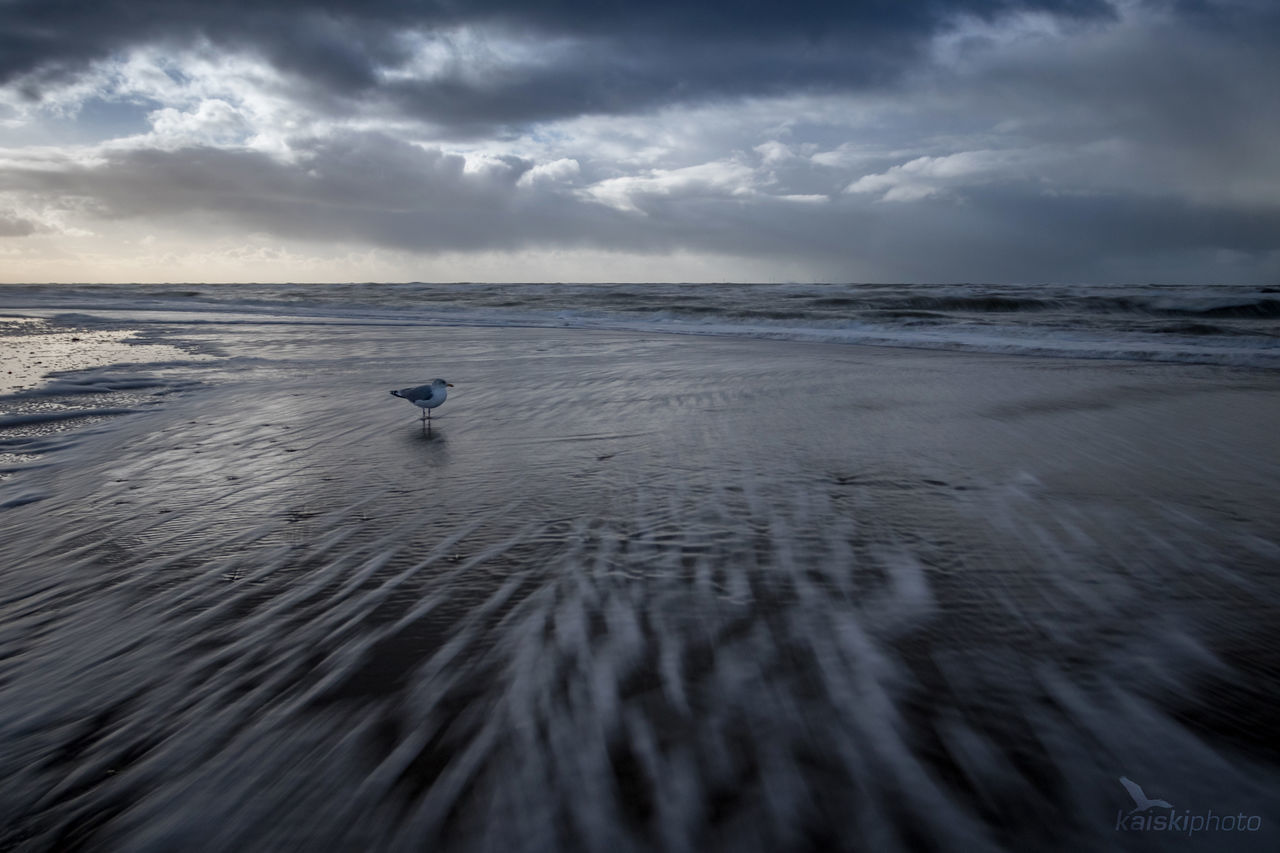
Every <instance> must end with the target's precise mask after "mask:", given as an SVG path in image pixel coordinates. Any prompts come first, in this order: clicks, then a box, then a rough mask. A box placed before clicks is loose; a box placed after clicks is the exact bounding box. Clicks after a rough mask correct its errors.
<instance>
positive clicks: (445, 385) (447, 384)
mask: <svg viewBox="0 0 1280 853" xmlns="http://www.w3.org/2000/svg"><path fill="white" fill-rule="evenodd" d="M444 387H446V388H452V387H453V383H452V382H446V383H444Z"/></svg>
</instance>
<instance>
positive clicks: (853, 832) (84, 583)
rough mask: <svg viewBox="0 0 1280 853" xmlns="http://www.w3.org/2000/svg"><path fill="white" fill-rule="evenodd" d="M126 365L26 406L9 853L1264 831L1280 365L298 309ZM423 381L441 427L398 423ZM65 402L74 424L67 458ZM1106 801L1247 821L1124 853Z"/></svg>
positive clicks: (1071, 839) (5, 486)
mask: <svg viewBox="0 0 1280 853" xmlns="http://www.w3.org/2000/svg"><path fill="white" fill-rule="evenodd" d="M112 322H113V323H115V324H116V327H118V328H121V329H124V328H126V327H127V324H126V323H124V321H123V320H122V319H121V318H119V317H116V318H114V319H113V320H112ZM77 336H79V335H77ZM113 340H115V339H113ZM138 342H143V343H146V344H148V345H161V344H164V345H165V346H171V347H173V348H174V349H175V350H180V351H181V352H180V353H179V354H178V355H179V356H181V357H178V356H176V355H174V353H172V352H166V353H165V354H164V356H163V358H161V357H160V356H158V355H157V354H156V353H152V354H150V355H148V357H147V358H140V359H139V360H138V363H136V364H132V365H121V364H120V363H118V362H115V361H113V363H111V364H99V365H96V366H92V367H86V368H84V369H83V370H79V371H75V372H73V373H70V374H63V375H61V376H59V377H55V379H54V382H53V385H54V387H53V390H52V391H49V392H48V393H47V394H44V395H43V396H41V395H35V396H31V395H29V396H26V397H21V396H19V397H9V398H6V402H5V406H6V408H5V413H4V414H3V415H0V430H2V431H3V433H2V434H0V439H3V440H4V444H3V446H0V451H4V452H10V453H14V454H18V455H19V456H20V457H21V458H20V459H19V462H18V464H14V465H13V466H11V470H10V473H9V476H8V477H7V478H6V479H5V480H3V481H0V505H4V506H5V507H6V508H5V509H3V510H2V511H0V573H2V574H0V583H2V587H0V588H2V590H3V592H2V593H0V613H2V614H3V618H2V620H0V632H2V633H0V738H2V739H3V740H2V743H0V747H2V748H0V771H2V772H0V826H3V829H2V830H0V849H21V850H69V849H92V850H97V849H108V850H173V849H190V850H228V851H230V850H285V849H344V850H420V849H435V850H477V849H503V850H529V851H539V850H552V849H561V850H575V849H581V850H601V849H611V850H614V851H628V850H637V851H638V850H658V849H661V850H689V851H694V850H712V849H717V850H718V849H723V850H730V849H732V850H747V851H750V850H762V851H764V850H801V849H847V850H883V851H891V850H915V849H939V850H993V851H995V850H1027V849H1044V850H1064V851H1066V850H1084V849H1093V850H1104V849H1117V850H1148V849H1149V850H1165V849H1171V848H1173V847H1175V846H1176V847H1177V848H1179V849H1203V850H1211V849H1213V850H1216V849H1236V850H1271V849H1275V847H1276V845H1277V842H1278V840H1280V836H1278V835H1277V832H1278V831H1280V830H1278V829H1277V826H1276V822H1277V820H1278V819H1280V810H1278V809H1277V806H1276V804H1277V803H1278V802H1280V772H1277V768H1278V766H1280V752H1277V751H1276V749H1275V747H1274V745H1273V744H1272V737H1271V732H1273V731H1274V730H1275V728H1276V726H1277V724H1278V723H1280V719H1278V718H1277V712H1276V710H1275V709H1276V707H1277V705H1276V702H1277V699H1280V678H1278V672H1280V670H1278V668H1277V664H1278V662H1280V655H1278V650H1280V627H1278V626H1280V589H1278V588H1277V584H1278V581H1277V577H1276V573H1275V569H1276V566H1277V565H1278V564H1280V512H1277V510H1278V509H1280V476H1277V475H1278V474H1280V470H1278V469H1280V438H1278V437H1277V434H1276V431H1275V424H1276V423H1280V394H1277V392H1278V391H1280V374H1278V373H1277V372H1276V371H1274V370H1267V369H1251V368H1247V367H1236V366H1231V365H1221V364H1195V363H1144V362H1138V361H1132V360H1129V361H1118V360H1108V359H1097V358H1095V359H1090V360H1081V359H1073V358H1040V357H1032V356H1011V355H999V354H989V353H976V352H937V351H928V350H923V349H910V348H884V347H874V346H854V345H848V344H836V343H815V342H804V341H795V340H763V339H753V338H729V337H711V336H697V335H673V334H662V333H658V332H644V331H627V330H591V329H557V328H518V327H513V326H501V327H499V326H465V327H464V326H444V325H441V326H430V327H425V326H419V325H412V324H406V325H391V324H386V323H381V324H380V323H377V322H356V321H351V322H341V321H329V322H326V323H324V324H316V323H314V322H310V321H306V320H299V321H296V322H295V321H289V320H287V319H280V318H276V319H274V320H272V322H257V321H255V320H254V319H253V318H247V319H246V318H241V319H239V320H237V321H236V322H235V323H219V322H214V321H211V322H204V323H201V324H187V323H182V322H179V321H178V320H164V321H157V323H156V324H155V325H151V326H148V327H147V329H146V334H145V335H144V336H143V338H139V339H137V340H135V343H138ZM125 345H127V344H125ZM436 376H439V377H443V378H445V379H447V380H448V381H449V382H452V383H454V386H455V387H454V388H453V389H451V390H450V393H449V399H448V401H447V403H446V404H445V405H444V406H442V407H440V408H439V409H437V410H435V411H434V412H433V419H432V423H431V426H430V430H429V431H428V430H427V429H425V428H424V427H423V426H422V424H421V423H420V421H419V419H418V418H419V411H418V410H417V409H416V408H415V407H413V406H410V405H409V404H407V403H406V402H404V401H402V400H398V399H396V398H394V397H391V396H390V395H389V394H388V391H389V390H390V389H393V388H401V387H405V386H408V385H414V384H420V383H423V382H428V381H430V380H431V379H432V378H434V377H436ZM58 382H62V383H64V384H63V385H62V386H58V385H57V383H58ZM68 382H71V383H73V384H74V382H80V383H81V385H82V388H89V389H90V390H91V391H92V393H93V394H95V395H99V396H94V397H92V399H91V401H90V402H86V400H90V398H89V397H83V396H79V395H76V394H72V393H70V392H71V390H73V389H70V388H69V387H68V386H67V384H66V383H68ZM59 394H62V395H64V396H62V397H59ZM122 395H124V396H122ZM128 395H132V396H128ZM51 401H52V402H51ZM61 401H65V405H66V406H69V407H71V410H75V406H80V407H81V409H82V410H83V411H85V412H90V415H88V416H86V418H87V420H85V422H84V423H79V422H77V423H75V424H67V425H68V426H72V425H74V426H75V427H76V428H74V429H66V430H60V431H59V432H58V433H57V434H56V435H52V434H50V435H46V434H44V433H41V432H40V430H39V429H37V427H39V426H40V425H41V424H48V423H52V421H47V422H46V421H42V420H40V418H38V417H32V414H33V413H35V414H38V413H39V412H41V411H47V410H48V407H49V406H50V405H55V404H56V405H63V402H61ZM23 418H26V420H23ZM71 420H75V419H71ZM41 428H43V427H41ZM1120 777H1125V778H1127V779H1131V780H1134V781H1135V782H1137V783H1139V784H1140V785H1141V786H1142V787H1143V789H1144V790H1145V791H1146V794H1147V795H1148V796H1150V797H1152V798H1161V797H1162V798H1164V799H1166V800H1168V801H1170V802H1171V803H1172V804H1173V809H1172V814H1174V816H1175V817H1176V816H1177V815H1182V816H1183V817H1185V818H1186V820H1187V823H1188V826H1189V825H1190V821H1191V818H1193V817H1196V816H1205V815H1207V813H1209V812H1212V814H1213V815H1217V816H1221V815H1225V814H1228V813H1229V814H1230V815H1232V816H1233V818H1234V816H1236V815H1240V816H1242V817H1243V818H1244V819H1243V820H1241V821H1239V822H1240V823H1241V824H1243V825H1244V828H1243V829H1240V830H1236V829H1234V828H1233V829H1232V830H1223V829H1222V823H1221V821H1219V823H1218V824H1217V828H1216V829H1208V828H1206V827H1207V826H1208V824H1205V825H1203V826H1202V827H1201V829H1200V830H1196V831H1188V828H1187V827H1184V828H1182V829H1180V830H1179V832H1178V833H1177V834H1178V838H1177V839H1176V843H1175V842H1174V841H1170V840H1168V837H1169V836H1170V835H1171V834H1172V831H1158V830H1156V829H1154V828H1150V827H1144V826H1142V825H1139V826H1137V827H1136V828H1135V825H1134V824H1133V821H1132V816H1131V814H1130V812H1131V810H1133V809H1134V807H1135V802H1134V800H1132V799H1131V798H1130V795H1129V794H1128V793H1126V789H1125V787H1123V786H1122V784H1121V783H1120V781H1119V779H1120ZM1184 813H1185V814H1184ZM1161 814H1163V811H1162V812H1161ZM1140 817H1141V815H1140ZM1252 817H1257V818H1258V819H1259V820H1258V822H1257V826H1258V828H1257V829H1254V828H1253V827H1252V826H1251V825H1249V819H1250V818H1252ZM1236 823H1237V821H1236V820H1234V819H1233V821H1232V825H1233V827H1234V826H1235V824H1236Z"/></svg>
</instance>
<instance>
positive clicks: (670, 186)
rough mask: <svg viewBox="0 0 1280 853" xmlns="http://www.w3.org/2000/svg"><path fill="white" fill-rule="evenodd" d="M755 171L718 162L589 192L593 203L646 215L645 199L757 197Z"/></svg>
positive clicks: (654, 172)
mask: <svg viewBox="0 0 1280 853" xmlns="http://www.w3.org/2000/svg"><path fill="white" fill-rule="evenodd" d="M756 183H757V177H756V173H755V170H753V169H752V168H750V167H749V166H746V165H745V164H743V163H740V162H737V161H735V160H716V161H712V162H710V163H700V164H698V165H696V166H686V167H684V168H682V169H650V170H647V171H645V172H644V173H641V174H636V175H628V176H625V177H619V178H609V179H607V180H604V181H600V182H598V183H596V184H593V185H592V186H590V187H587V189H586V195H587V197H588V198H590V199H592V200H593V201H597V202H599V203H601V204H604V205H608V206H609V207H612V208H615V209H617V210H625V211H630V212H635V213H643V212H644V210H643V207H642V204H643V202H644V199H645V198H652V197H662V196H668V197H669V196H677V195H678V196H683V197H688V196H717V197H721V198H723V197H726V196H734V197H742V196H747V195H751V194H753V193H755V191H756V187H755V185H756Z"/></svg>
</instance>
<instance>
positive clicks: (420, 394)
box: [391, 379, 453, 423]
mask: <svg viewBox="0 0 1280 853" xmlns="http://www.w3.org/2000/svg"><path fill="white" fill-rule="evenodd" d="M452 387H453V385H452V383H449V382H445V381H444V380H443V379H432V380H431V384H430V385H419V386H418V387H417V388H401V389H400V390H399V391H392V392H391V396H392V397H399V398H400V399H402V400H408V401H409V402H410V403H413V404H414V405H415V406H417V407H419V408H420V409H422V421H423V423H426V422H427V421H429V420H431V410H432V409H434V408H435V407H436V406H438V405H440V404H441V403H443V402H444V398H445V397H448V396H449V389H450V388H452Z"/></svg>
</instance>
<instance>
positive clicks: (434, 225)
mask: <svg viewBox="0 0 1280 853" xmlns="http://www.w3.org/2000/svg"><path fill="white" fill-rule="evenodd" d="M298 153H299V160H298V161H297V162H296V163H294V164H288V163H281V162H279V161H278V160H275V159H273V158H271V157H270V156H267V155H265V154H261V153H257V152H250V151H243V150H238V151H227V150H219V149H213V148H186V149H182V150H178V151H156V150H137V151H131V152H120V153H117V154H114V155H112V157H111V158H110V160H109V161H108V162H105V163H101V164H98V165H93V166H81V167H76V168H71V169H66V170H62V171H51V170H32V171H27V172H9V173H8V175H7V176H6V180H5V184H6V186H4V187H2V188H3V189H9V190H18V191H27V192H39V193H52V194H56V195H57V196H59V197H61V198H64V199H81V200H83V203H84V204H86V205H92V206H93V207H94V208H95V209H96V213H97V215H98V216H100V217H102V218H105V219H115V220H126V219H138V220H140V221H156V220H163V221H166V222H169V223H171V224H177V223H183V222H185V223H187V224H188V225H190V226H194V225H196V224H199V225H200V226H201V227H202V228H206V229H208V230H210V231H211V232H213V233H216V232H217V231H218V229H220V228H225V229H226V230H227V232H228V233H243V232H244V231H258V232H264V233H269V234H273V235H275V236H277V237H281V238H292V239H304V240H310V241H329V242H337V243H341V244H344V245H359V244H365V245H374V246H380V247H384V248H391V249H398V250H407V251H412V252H428V253H429V252H437V251H509V250H520V249H527V248H539V249H545V248H554V249H607V250H613V251H635V252H648V253H654V252H657V253H661V252H667V251H674V250H681V251H695V252H711V253H724V254H731V255H736V256H738V257H747V258H751V257H754V258H760V259H762V260H776V259H778V258H803V259H805V260H806V261H808V262H810V263H811V264H812V265H813V268H814V269H827V270H832V271H838V270H841V269H847V268H849V264H850V262H856V263H857V264H858V265H860V266H861V267H862V268H869V269H873V270H879V271H882V272H881V276H882V277H891V278H896V279H899V280H917V281H940V280H953V279H954V278H955V276H956V271H957V270H963V271H964V275H966V276H967V277H971V278H974V279H978V280H990V281H1018V280H1021V281H1040V280H1057V281H1062V280H1097V279H1099V278H1105V277H1108V276H1109V275H1111V274H1112V273H1111V270H1113V269H1115V268H1117V264H1119V263H1121V262H1123V261H1124V260H1125V259H1129V258H1135V259H1141V258H1146V259H1152V258H1157V259H1158V258H1166V257H1167V258H1171V259H1182V260H1183V261H1184V262H1185V259H1186V258H1187V257H1192V256H1193V257H1196V258H1199V259H1200V260H1201V261H1203V262H1204V263H1203V264H1202V266H1200V267H1195V268H1193V267H1187V266H1185V263H1184V266H1182V267H1179V266H1178V265H1176V264H1175V263H1174V261H1172V260H1171V261H1170V262H1169V272H1167V273H1165V274H1164V275H1163V278H1165V280H1171V281H1176V280H1179V279H1178V275H1179V274H1183V273H1185V275H1186V276H1187V277H1188V278H1189V279H1194V278H1196V277H1200V278H1203V276H1204V275H1205V273H1204V269H1205V268H1206V267H1208V266H1212V264H1213V257H1214V255H1215V253H1220V252H1222V251H1224V250H1225V251H1229V252H1234V253H1238V254H1239V255H1240V256H1241V257H1242V258H1254V259H1255V260H1254V261H1253V262H1251V263H1252V264H1253V266H1252V267H1249V269H1252V270H1253V271H1254V273H1253V274H1257V272H1256V271H1257V270H1258V269H1259V268H1260V267H1259V264H1262V265H1263V267H1262V268H1265V264H1267V263H1272V265H1273V266H1274V262H1273V261H1272V262H1268V261H1267V260H1266V259H1267V257H1268V256H1271V255H1273V253H1276V252H1278V251H1280V236H1278V235H1280V206H1277V205H1269V206H1257V205H1255V206H1226V205H1222V204H1213V203H1202V204H1197V203H1193V202H1189V201H1177V200H1170V199H1168V198H1159V197H1127V196H1121V195H1116V194H1105V193H1098V194H1088V195H1086V194H1081V195H1046V194H1045V193H1044V192H1043V191H1042V187H1040V186H1039V185H1038V184H1036V183H1035V182H1022V183H1019V182H1008V183H1004V184H1001V185H997V186H988V187H978V188H970V189H968V190H966V191H965V192H964V193H963V195H962V196H959V197H957V198H955V199H953V200H951V201H936V202H935V203H931V204H928V205H920V204H894V203H884V202H876V201H872V200H870V199H867V198H865V197H852V196H845V197H842V198H838V199H835V200H834V201H831V202H826V203H797V202H794V201H788V200H786V199H785V198H779V197H767V196H758V197H756V198H755V199H754V200H753V202H752V203H751V204H741V203H739V202H738V201H737V200H736V199H734V198H732V197H727V196H724V195H716V194H714V193H710V194H708V193H705V192H698V191H693V190H689V191H674V192H664V193H654V194H649V195H643V194H641V195H640V196H638V197H637V199H636V201H637V204H638V205H639V206H640V209H641V210H642V211H643V213H637V212H634V211H633V212H627V211H620V210H615V209H613V208H610V207H607V206H604V205H601V204H598V203H595V202H592V201H590V200H587V199H586V198H583V197H582V196H580V195H576V194H573V193H567V192H564V191H563V190H561V191H556V190H554V189H546V188H540V187H538V186H537V184H536V182H534V183H533V184H532V185H524V186H521V184H520V179H521V177H522V176H523V175H525V174H526V173H528V171H529V169H530V167H531V164H530V163H528V162H526V161H523V160H520V159H518V158H506V159H500V160H494V161H491V162H490V164H489V165H488V166H487V167H485V168H482V169H479V170H474V169H473V170H471V171H467V170H466V167H465V160H464V159H463V158H462V157H459V156H456V155H450V154H446V153H443V152H441V151H439V150H434V149H423V148H421V147H419V146H416V145H410V144H407V143H403V142H399V141H397V140H395V139H392V138H389V137H386V136H384V135H382V134H377V133H347V134H343V135H340V136H338V137H334V138H330V139H325V140H315V141H313V142H312V143H310V144H308V145H300V146H299V148H298ZM371 166H376V168H370V167H371ZM828 277H840V275H839V273H838V272H832V273H831V274H830V275H829V276H828Z"/></svg>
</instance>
